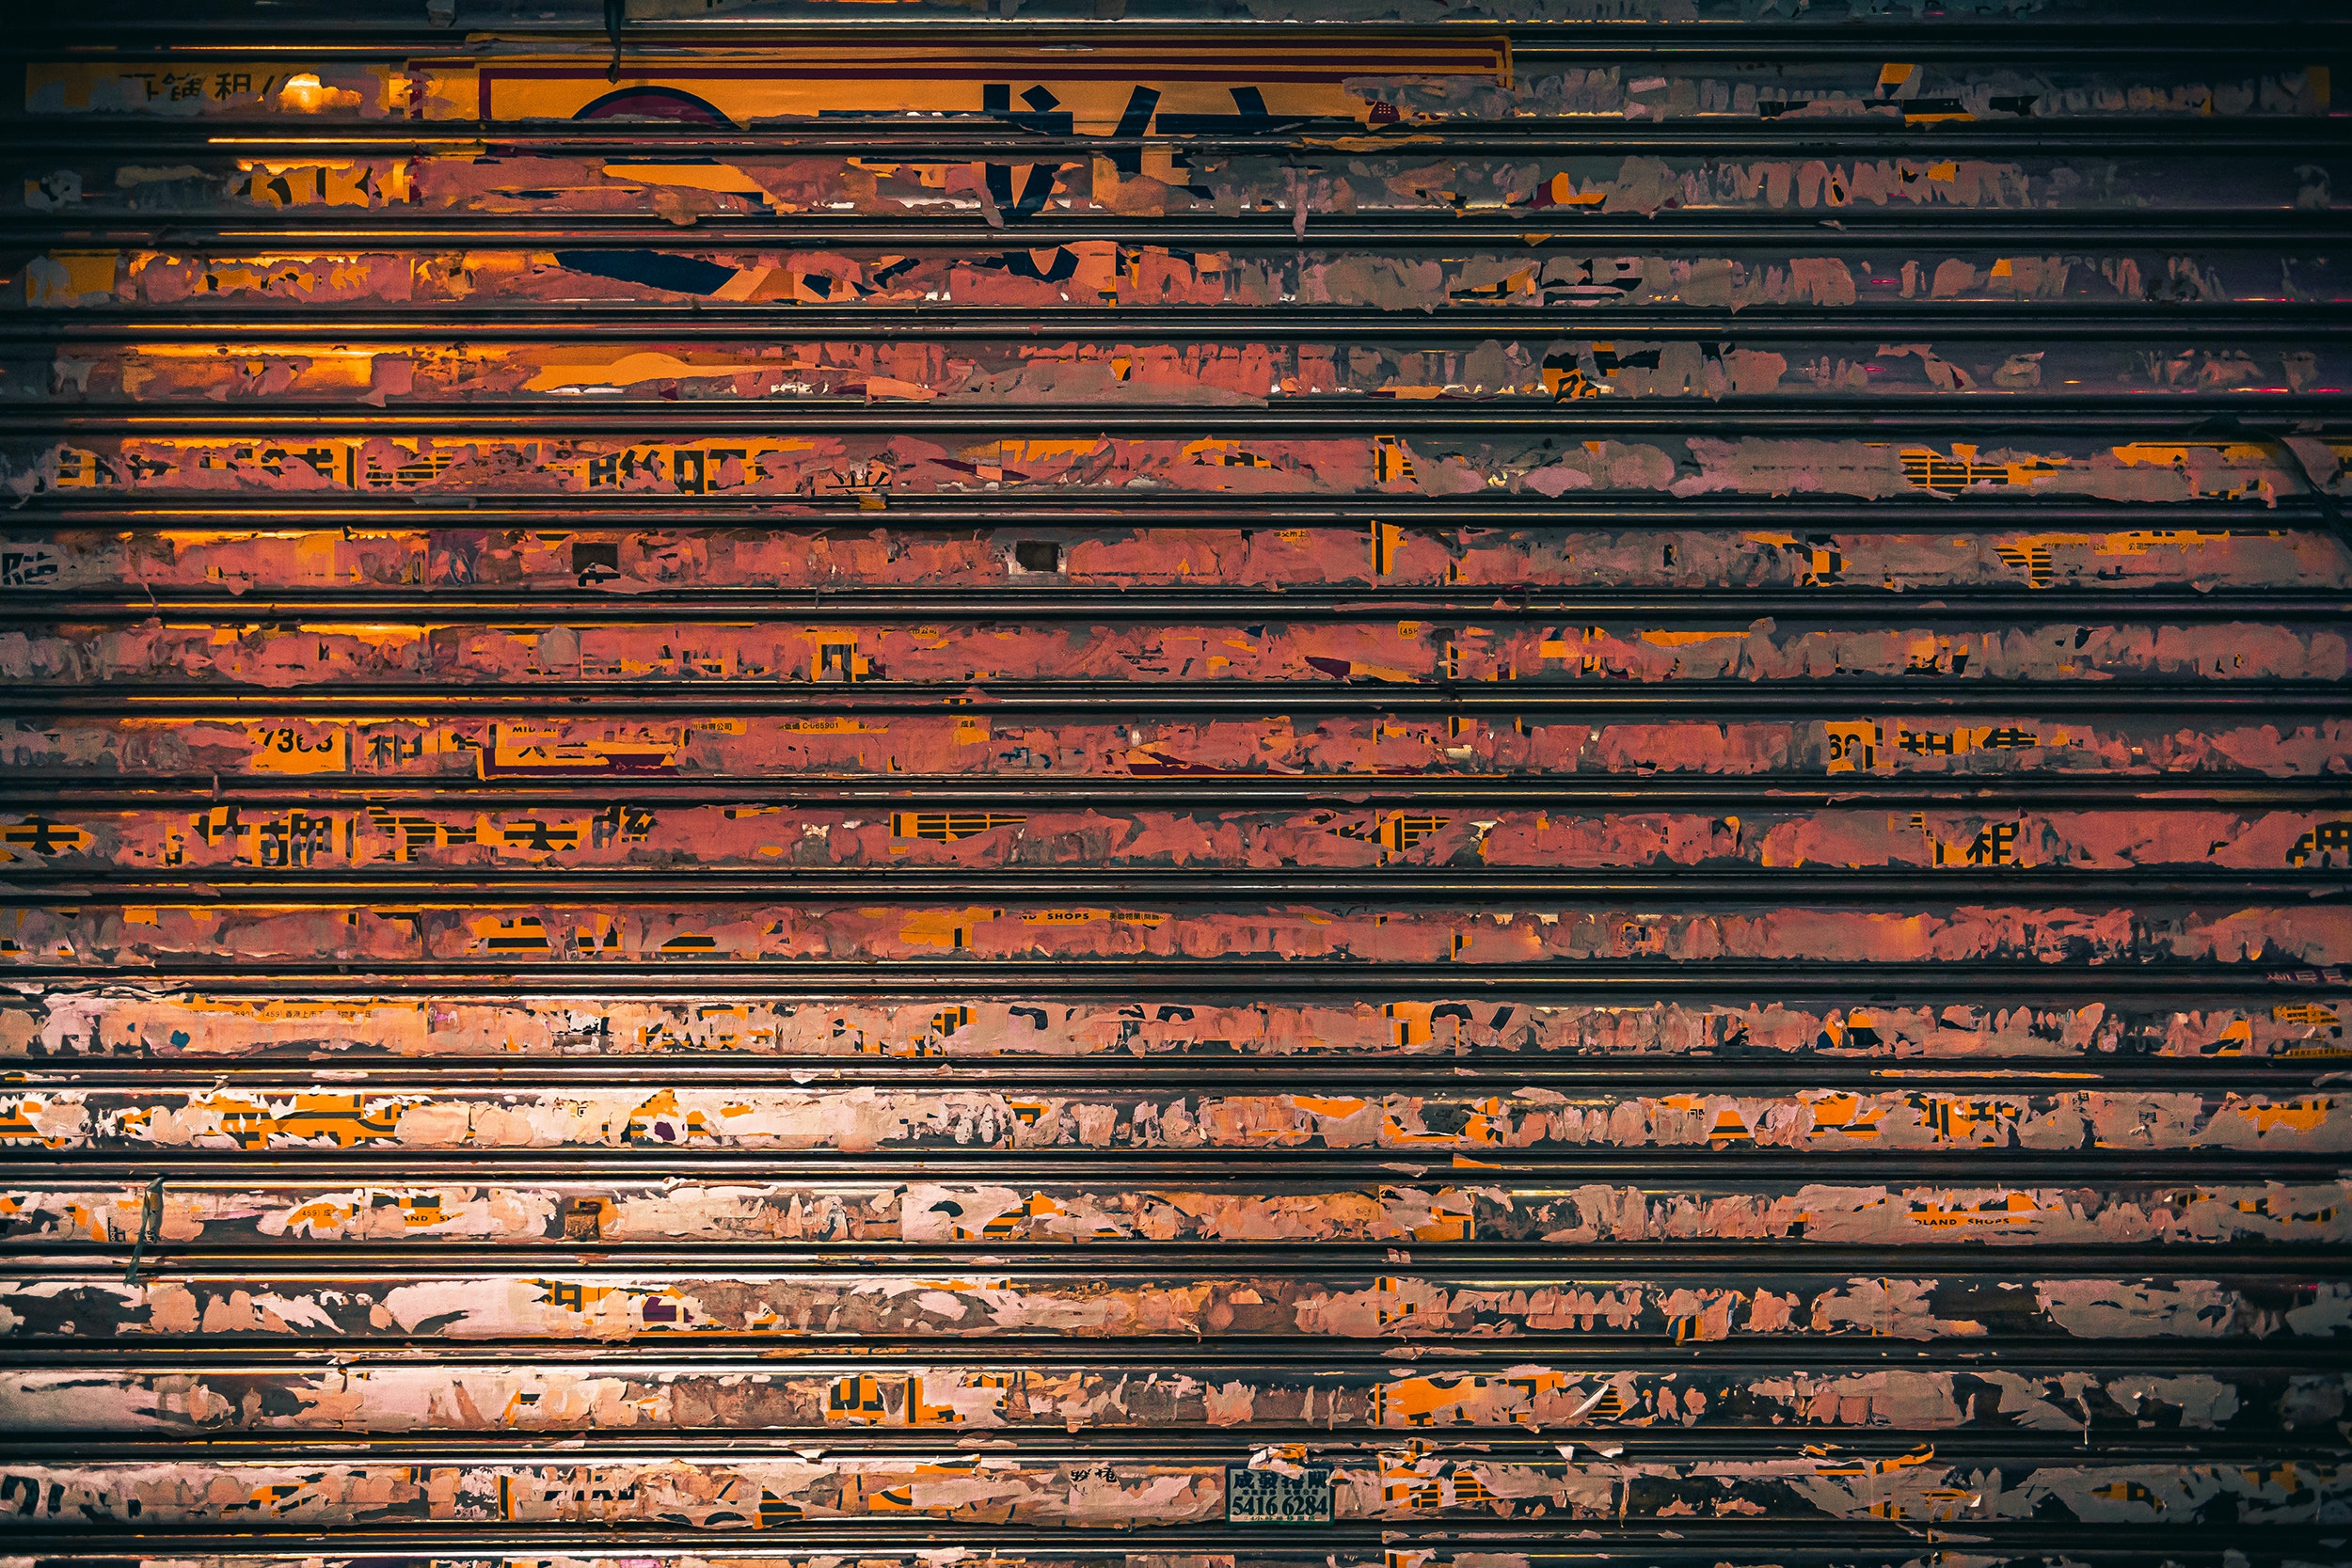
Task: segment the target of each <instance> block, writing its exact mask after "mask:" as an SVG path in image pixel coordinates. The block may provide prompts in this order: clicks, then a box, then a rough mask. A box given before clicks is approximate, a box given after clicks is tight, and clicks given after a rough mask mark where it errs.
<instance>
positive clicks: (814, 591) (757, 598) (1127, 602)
mask: <svg viewBox="0 0 2352 1568" xmlns="http://www.w3.org/2000/svg"><path fill="white" fill-rule="evenodd" d="M352 615H358V616H364V617H367V618H369V619H370V620H372V621H380V620H383V619H386V618H404V619H411V620H417V621H423V622H432V623H442V622H468V623H472V622H485V621H488V622H510V621H537V620H562V621H565V622H580V621H593V622H618V623H624V624H627V623H633V622H645V621H654V620H666V621H675V620H677V619H679V618H682V617H695V616H700V617H709V618H716V619H723V620H731V619H736V618H739V617H742V616H747V615H751V616H758V617H759V618H761V619H763V620H769V619H803V618H806V617H808V616H811V615H856V616H858V617H860V618H862V619H865V620H868V621H880V622H884V623H893V624H895V623H903V622H912V621H931V620H936V619H940V618H942V617H948V618H957V619H965V620H986V621H995V620H1002V619H1008V618H1013V617H1018V618H1019V619H1021V620H1023V621H1024V622H1027V623H1035V622H1039V621H1071V620H1079V619H1087V620H1094V621H1131V620H1140V621H1152V622H1165V621H1167V620H1168V619H1169V618H1171V617H1190V618H1198V617H1200V616H1204V615H1232V616H1244V617H1248V618H1250V619H1270V620H1274V621H1285V622H1295V621H1326V620H1341V619H1363V620H1391V619H1397V618H1404V619H1410V620H1423V621H1425V620H1432V619H1444V618H1449V617H1450V618H1455V619H1471V620H1478V621H1530V620H1556V619H1558V618H1559V617H1561V616H1564V615H1567V616H1581V617H1595V616H1635V617H1643V618H1648V619H1681V620H1692V619H1698V618H1702V617H1718V618H1720V617H1732V618H1739V619H1754V618H1756V617H1763V616H1770V617H1772V618H1773V619H1774V620H1775V621H1779V622H1784V623H1788V624H1798V625H1802V624H1806V623H1810V622H1814V621H1824V620H1830V619H1832V618H1836V619H1837V620H1839V621H1841V622H1842V621H1845V620H1846V619H1848V618H1850V617H1852V616H1855V615H1867V616H1871V617H1873V618H1876V619H1882V620H1890V621H1894V620H1915V621H1948V620H1958V619H1962V618H1977V619H1981V618H1985V617H1994V618H2000V619H2011V618H2014V619H2032V620H2039V621H2044V622H2046V621H2048V620H2050V619H2052V618H2054V617H2066V616H2082V615H2097V616H2102V617H2107V618H2111V619H2112V618H2118V617H2120V618H2121V619H2122V622H2123V623H2124V624H2126V625H2130V624H2137V623H2144V622H2147V621H2150V620H2153V619H2155V618H2158V617H2171V618H2177V619H2188V620H2198V621H2213V620H2241V619H2245V620H2262V621H2265V622H2271V621H2281V620H2284V621H2305V620H2312V621H2321V622H2326V623H2328V624H2336V623H2341V622H2347V621H2352V591H2346V590H2343V589H2296V588H2248V589H2243V590H2239V589H2216V590H2213V591H2210V592H2206V591H2200V590H2196V589H2170V588H2165V587H2160V586H2156V585H2153V584H2151V585H2147V586H2141V585H2137V584H2134V585H2129V586H2121V585H2119V586H2117V587H2113V588H2104V589H2102V588H2091V589H2070V588H2040V589H2037V588H2027V587H2024V586H2019V587H2015V588H1997V587H1996V588H1960V589H1946V588H1925V589H1910V590H1888V589H1869V588H1860V589H1843V588H1805V587H1798V586H1795V585H1790V586H1788V587H1783V588H1759V589H1696V590H1693V589H1682V588H1656V589H1636V590H1623V589H1616V590H1612V589H1598V590H1595V589H1579V588H1572V587H1559V588H1552V587H1530V586H1524V585H1522V586H1518V587H1513V586H1509V585H1506V584H1502V583H1496V584H1490V585H1487V588H1486V592H1485V593H1483V594H1482V593H1481V592H1479V591H1478V590H1477V589H1470V590H1467V591H1466V590H1464V589H1463V588H1460V587H1447V588H1433V589H1426V590H1422V591H1421V592H1418V593H1416V592H1414V591H1413V590H1411V589H1401V588H1374V587H1367V588H1363V589H1327V588H1315V587H1302V588H1274V589H1250V588H1226V587H1201V588H1187V587H1177V586H1164V585H1159V584H1145V585H1137V586H1135V587H1127V588H1114V587H1108V586H1096V585H1091V584H1082V583H1069V584H1067V585H1059V584H1051V583H1049V584H1046V585H1042V586H1032V585H1029V584H1027V583H1011V582H992V583H989V584H987V585H986V586H984V587H973V588H931V587H922V586H915V587H907V588H890V587H882V586H879V585H875V586H866V585H863V584H859V585H852V586H850V587H832V586H826V587H810V588H792V587H784V586H778V587H764V586H752V587H743V588H724V589H702V590H663V589H653V590H648V591H646V592H644V593H627V592H624V593H603V594H597V593H580V592H573V591H568V590H565V589H563V588H532V587H528V586H517V587H516V588H514V589H512V590H508V591H504V592H485V591H484V590H483V589H481V588H478V587H473V586H464V587H456V586H453V587H451V588H448V589H446V590H438V591H436V590H430V589H428V590H424V591H418V590H414V589H408V590H403V591H390V590H370V589H364V588H362V589H351V590H342V591H337V590H316V589H310V590H302V589H297V590H294V591H292V592H281V591H278V590H272V589H262V588H257V589H253V590H250V591H248V592H246V593H244V594H230V593H227V592H214V593H201V594H192V593H189V592H186V591H185V590H174V591H172V592H168V593H163V594H153V595H151V596H150V597H147V598H131V597H123V596H119V595H118V594H114V593H96V592H84V591H79V590H65V589H61V590H55V591H48V592H44V591H41V590H39V589H34V590H31V591H28V592H20V593H19V594H15V595H13V596H11V597H10V598H9V599H8V600H7V601H6V602H5V603H0V625H10V624H13V625H23V624H28V623H45V622H90V621H109V622H114V621H134V622H147V621H153V620H159V619H161V620H168V619H171V618H173V617H197V616H205V617H213V618H216V619H219V620H225V621H228V622H230V623H232V624H250V623H253V622H257V621H271V620H279V619H283V618H285V617H288V616H304V617H312V618H316V617H340V616H352Z"/></svg>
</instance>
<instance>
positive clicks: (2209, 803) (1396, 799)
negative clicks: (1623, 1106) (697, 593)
mask: <svg viewBox="0 0 2352 1568" xmlns="http://www.w3.org/2000/svg"><path fill="white" fill-rule="evenodd" d="M2012 801H2022V802H2024V803H2026V804H2027V805H2030V806H2034V807H2038V808H2045V809H2046V808H2054V807H2065V808H2070V809H2085V810H2096V809H2101V808H2122V807H2127V806H2128V807H2130V808H2132V809H2134V810H2137V811H2174V810H2212V809H2215V808H2219V807H2230V806H2237V807H2255V806H2270V807H2296V806H2306V807H2312V808H2323V807H2340V808H2344V809H2347V810H2352V775H2347V774H2332V775H2322V776H2319V777H2314V778H2308V779H2269V778H2262V777H2259V776H2255V777H2249V776H2247V775H2243V774H2230V773H2207V774H2185V775H2182V774H2176V775H2169V776H2167V775H2162V774H2112V773H2110V774H2064V773H2059V774H2041V775H2033V774H2024V775H2021V774H2003V773H1974V774H1971V773H1943V774H1937V773H1925V774H1910V775H1900V774H1899V775H1895V776H1892V777H1884V778H1881V777H1877V776H1875V775H1870V774H1860V773H1857V774H1853V775H1835V776H1826V777H1825V776H1822V775H1820V774H1810V775H1803V776H1797V775H1788V774H1777V775H1755V776H1750V777H1739V776H1730V777H1722V776H1717V777H1709V776H1707V775H1699V776H1697V777H1694V778H1685V777H1681V776H1678V775H1676V774H1672V773H1650V774H1644V773H1624V774H1573V773H1566V774H1553V775H1547V776H1538V777H1534V778H1522V779H1512V778H1503V777H1499V776H1496V775H1492V774H1462V775H1449V774H1426V773H1423V774H1396V773H1308V774H1275V773H1236V774H1220V775H1216V776H1215V777H1212V778H1186V777H1184V776H1182V775H1178V776H1174V777H1169V778H1135V777H1132V776H1127V775H1109V776H1104V777H1101V778H1071V777H1065V778H1057V779H1027V778H1021V777H1009V778H1003V779H992V778H989V777H986V776H982V777H978V778H971V777H958V776H956V775H954V774H923V773H899V774H890V775H886V776H884V777H881V778H866V777H860V776H857V775H844V774H828V773H823V772H803V773H791V774H782V775H775V776H771V777H758V776H752V777H734V778H729V777H715V778H707V779H705V778H696V777H693V776H691V775H683V774H646V775H643V776H638V777H630V778H620V779H599V780H577V779H565V778H564V777H562V776H560V775H550V776H548V777H546V778H544V779H530V778H523V779H499V778H491V779H477V778H474V777H472V776H471V775H469V774H454V775H450V776H447V777H444V778H438V779H436V778H430V777H427V778H421V779H405V778H402V777H401V776H399V775H396V774H387V775H382V776H362V777H361V778H359V779H349V778H344V779H337V778H334V777H332V776H325V777H323V776H320V775H316V774H312V775H308V776H306V777H304V778H302V779H299V780H294V779H287V778H279V777H273V776H271V775H267V774H262V775H259V776H253V777H240V776H233V775H232V776H229V777H222V776H220V775H217V774H160V773H159V774H154V775H151V776H149V777H146V778H144V779H134V778H107V777H103V776H101V777H96V778H93V777H91V776H89V775H87V774H66V773H43V772H40V771H39V770H37V769H32V768H10V769H8V771H7V772H6V773H0V810H9V809H13V810H19V811H23V810H29V809H34V808H36V807H39V808H42V809H47V808H50V807H54V806H62V807H66V808H69V809H72V810H80V811H96V810H109V809H119V810H125V811H136V810H152V811H163V810H197V809H201V808H204V807H207V806H216V805H223V804H229V805H255V806H266V805H302V806H318V805H325V806H368V805H378V804H384V805H389V804H406V805H433V804H440V805H445V806H448V807H450V808H452V809H455V810H473V809H481V808H484V807H496V806H498V805H501V804H518V805H519V804H528V805H530V806H532V807H547V806H565V805H578V806H603V805H610V804H613V803H615V802H621V803H628V804H643V805H650V806H657V807H661V808H665V809H679V808H691V807H693V806H698V805H759V806H780V807H785V808H793V807H800V808H814V807H818V806H826V805H855V806H866V807H873V806H895V807H898V808H899V809H902V810H904V809H917V810H919V809H922V808H923V807H926V806H932V805H939V806H963V805H1015V804H1021V805H1030V804H1036V805H1047V806H1051V805H1056V804H1061V805H1079V806H1086V807H1090V808H1101V807H1118V808H1121V809H1153V808H1164V809H1169V810H1175V809H1185V808H1194V809H1197V808H1199V807H1202V806H1215V807H1217V808H1220V809H1222V810H1225V811H1229V812H1233V813H1240V812H1250V811H1278V810H1283V809H1295V808H1299V807H1314V806H1364V805H1376V804H1421V803H1426V804H1431V805H1453V806H1461V807H1465V808H1469V807H1473V806H1555V807H1561V808H1564V809H1569V810H1577V809H1584V810H1593V809H1599V808H1626V807H1632V808H1638V809H1646V810H1671V809H1676V808H1678V807H1687V808H1692V809H1704V808H1708V807H1714V806H1724V805H1735V806H1743V807H1755V808H1762V809H1774V808H1778V809H1785V810H1789V811H1808V810H1838V809H1851V810H1862V809H1867V808H1870V807H1878V806H1897V807H1912V806H1919V805H1934V806H1947V807H1966V806H1988V807H1989V806H1996V805H1998V806H2004V807H2006V806H2007V805H2008V803H2009V802H2012Z"/></svg>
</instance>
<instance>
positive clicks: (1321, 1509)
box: [1225, 1465, 1331, 1525]
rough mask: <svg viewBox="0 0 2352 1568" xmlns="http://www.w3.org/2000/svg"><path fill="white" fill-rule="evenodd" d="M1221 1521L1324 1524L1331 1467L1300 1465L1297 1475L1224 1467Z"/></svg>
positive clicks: (1327, 1516) (1327, 1520)
mask: <svg viewBox="0 0 2352 1568" xmlns="http://www.w3.org/2000/svg"><path fill="white" fill-rule="evenodd" d="M1225 1522H1226V1523H1227V1524H1229V1525H1327V1524H1329V1523H1330V1522H1331V1467H1330V1466H1329V1465H1299V1466H1297V1474H1295V1475H1284V1474H1283V1473H1282V1472H1281V1471H1279V1470H1253V1469H1251V1468H1250V1467H1249V1466H1248V1465H1227V1466H1225Z"/></svg>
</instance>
